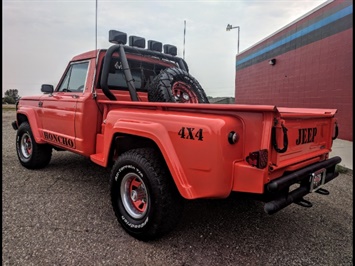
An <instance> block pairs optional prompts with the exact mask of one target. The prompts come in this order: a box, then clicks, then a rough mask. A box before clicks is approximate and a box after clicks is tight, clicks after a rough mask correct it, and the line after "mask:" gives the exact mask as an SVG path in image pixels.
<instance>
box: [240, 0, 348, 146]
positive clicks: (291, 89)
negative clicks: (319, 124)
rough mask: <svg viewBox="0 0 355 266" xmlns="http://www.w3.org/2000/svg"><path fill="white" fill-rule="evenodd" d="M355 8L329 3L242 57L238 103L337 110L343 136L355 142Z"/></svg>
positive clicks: (340, 2) (342, 3)
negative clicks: (354, 114)
mask: <svg viewBox="0 0 355 266" xmlns="http://www.w3.org/2000/svg"><path fill="white" fill-rule="evenodd" d="M352 7H353V5H352V1H342V0H335V1H331V2H326V3H324V4H323V5H321V6H320V7H319V8H317V9H315V10H313V11H311V12H310V13H309V14H306V15H305V16H303V17H302V18H300V19H299V20H297V21H295V22H294V23H291V24H290V25H288V26H286V27H285V28H283V29H281V30H280V31H278V32H276V33H275V34H273V35H272V36H270V37H268V38H266V39H264V40H263V41H261V42H259V43H258V44H256V45H254V46H253V47H251V48H250V49H248V50H246V51H243V52H242V53H240V54H239V55H237V56H236V78H235V99H236V103H238V104H270V105H276V106H283V107H305V108H310V107H314V108H329V109H337V110H338V113H337V114H336V117H337V119H338V124H339V136H338V138H340V139H345V140H350V141H352V140H353V134H352V132H353V115H352V113H353V26H352V14H353V11H352ZM271 59H275V60H276V61H275V64H274V65H271V64H269V61H270V60H271Z"/></svg>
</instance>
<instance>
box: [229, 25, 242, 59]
mask: <svg viewBox="0 0 355 266" xmlns="http://www.w3.org/2000/svg"><path fill="white" fill-rule="evenodd" d="M231 29H238V47H237V54H239V39H240V27H239V26H235V27H233V26H232V25H231V24H228V25H227V28H226V31H230V30H231Z"/></svg>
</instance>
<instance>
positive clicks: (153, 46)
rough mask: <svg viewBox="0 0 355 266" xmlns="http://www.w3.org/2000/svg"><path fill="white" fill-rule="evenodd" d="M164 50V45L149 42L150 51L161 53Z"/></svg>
mask: <svg viewBox="0 0 355 266" xmlns="http://www.w3.org/2000/svg"><path fill="white" fill-rule="evenodd" d="M162 48H163V44H162V43H161V42H157V41H152V40H149V41H148V50H151V51H158V52H161V51H162Z"/></svg>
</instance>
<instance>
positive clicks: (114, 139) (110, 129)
mask: <svg viewBox="0 0 355 266" xmlns="http://www.w3.org/2000/svg"><path fill="white" fill-rule="evenodd" d="M127 39H128V40H129V44H128V45H126V43H127ZM109 41H110V42H111V43H113V45H112V46H111V47H110V48H108V49H107V50H94V51H90V52H86V53H83V54H80V55H78V56H75V57H74V58H73V59H72V60H71V61H70V62H69V64H68V66H67V68H66V70H65V72H64V74H63V76H62V78H61V79H60V81H59V83H58V85H57V87H56V88H54V87H53V86H52V85H48V84H44V85H42V88H41V91H42V92H43V94H42V95H40V96H28V97H23V98H21V99H20V100H19V102H18V103H17V114H16V121H14V122H13V123H12V126H13V128H14V129H15V130H17V135H16V150H17V155H18V158H19V161H20V163H21V164H22V165H23V166H24V167H26V168H28V169H38V168H43V167H45V166H46V165H48V164H49V162H50V160H51V156H52V150H53V149H55V150H57V151H70V152H74V153H77V154H80V155H82V156H86V157H88V158H90V159H91V161H92V162H94V163H95V164H98V165H100V166H102V167H112V172H111V176H110V191H111V192H110V193H111V199H112V206H113V210H114V212H115V214H116V216H117V219H118V221H119V223H120V224H121V226H122V227H123V228H124V229H125V230H126V231H127V232H128V233H129V234H131V235H132V236H134V237H135V238H137V239H140V240H150V239H153V238H156V237H159V236H162V235H163V234H164V233H167V232H168V231H170V230H172V229H173V228H174V226H175V225H176V224H177V222H178V218H179V217H180V215H181V212H182V207H183V203H184V201H185V200H186V199H187V200H192V199H199V198H226V197H228V196H229V195H230V194H231V193H232V192H242V193H243V194H244V193H247V194H248V195H254V196H256V197H257V198H258V199H261V200H262V202H264V203H265V205H264V210H265V212H266V213H268V214H273V213H276V212H277V211H280V210H281V209H283V208H284V207H286V206H288V205H290V204H292V203H296V204H299V205H301V206H304V207H310V206H312V204H311V203H310V202H309V201H307V200H305V199H304V198H303V197H304V196H305V195H307V194H308V193H312V192H317V193H320V194H324V195H327V194H328V193H329V192H328V191H327V190H326V189H324V187H323V185H324V184H326V183H328V182H329V181H331V180H332V179H334V178H336V177H337V176H338V173H337V172H336V170H335V168H336V165H337V164H338V163H339V162H340V161H341V158H340V157H333V158H329V153H330V151H331V147H332V142H333V139H335V138H336V137H337V134H338V126H337V123H336V118H335V117H334V116H335V113H336V110H334V109H295V108H281V107H276V106H269V105H239V104H229V105H223V104H210V103H209V102H208V98H207V97H206V94H205V92H204V90H203V89H202V87H201V85H200V84H199V82H198V81H197V80H196V79H195V78H193V77H192V76H191V75H190V74H189V70H188V66H187V64H186V62H185V61H184V60H183V59H182V58H179V57H177V56H176V55H177V49H176V47H175V46H173V45H168V44H165V45H162V43H160V42H157V41H151V40H149V41H148V42H147V43H148V48H147V49H146V48H145V46H146V41H145V39H144V38H141V37H138V36H129V38H127V35H126V34H125V33H123V32H119V31H114V30H112V31H110V32H109ZM73 178H74V177H73ZM231 208H233V207H232V206H231Z"/></svg>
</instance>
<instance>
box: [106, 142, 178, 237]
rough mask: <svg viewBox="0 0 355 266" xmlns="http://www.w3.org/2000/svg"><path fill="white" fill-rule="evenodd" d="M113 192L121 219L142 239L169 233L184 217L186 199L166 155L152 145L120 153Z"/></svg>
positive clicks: (127, 227) (112, 200) (113, 199)
mask: <svg viewBox="0 0 355 266" xmlns="http://www.w3.org/2000/svg"><path fill="white" fill-rule="evenodd" d="M110 192H111V202H112V207H113V210H114V212H115V215H116V217H117V220H118V222H119V223H120V224H121V226H122V227H123V228H124V229H125V230H126V231H127V232H128V233H129V234H130V235H132V236H134V237H135V238H137V239H139V240H144V241H147V240H152V239H155V238H157V237H160V236H162V235H163V234H165V233H168V232H169V231H171V230H172V229H173V228H174V227H175V226H176V224H177V222H178V220H179V219H178V218H179V217H180V216H181V215H180V214H181V212H182V207H183V199H182V197H181V196H180V194H179V192H178V190H177V188H176V186H175V184H174V182H173V180H172V178H171V176H170V173H169V171H168V169H167V167H166V165H165V163H164V161H163V157H162V156H161V155H160V153H158V152H156V151H155V150H154V149H152V148H141V149H134V150H130V151H127V152H125V153H124V154H122V155H120V157H119V158H118V160H117V161H116V163H115V164H114V166H113V169H112V172H111V178H110Z"/></svg>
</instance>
